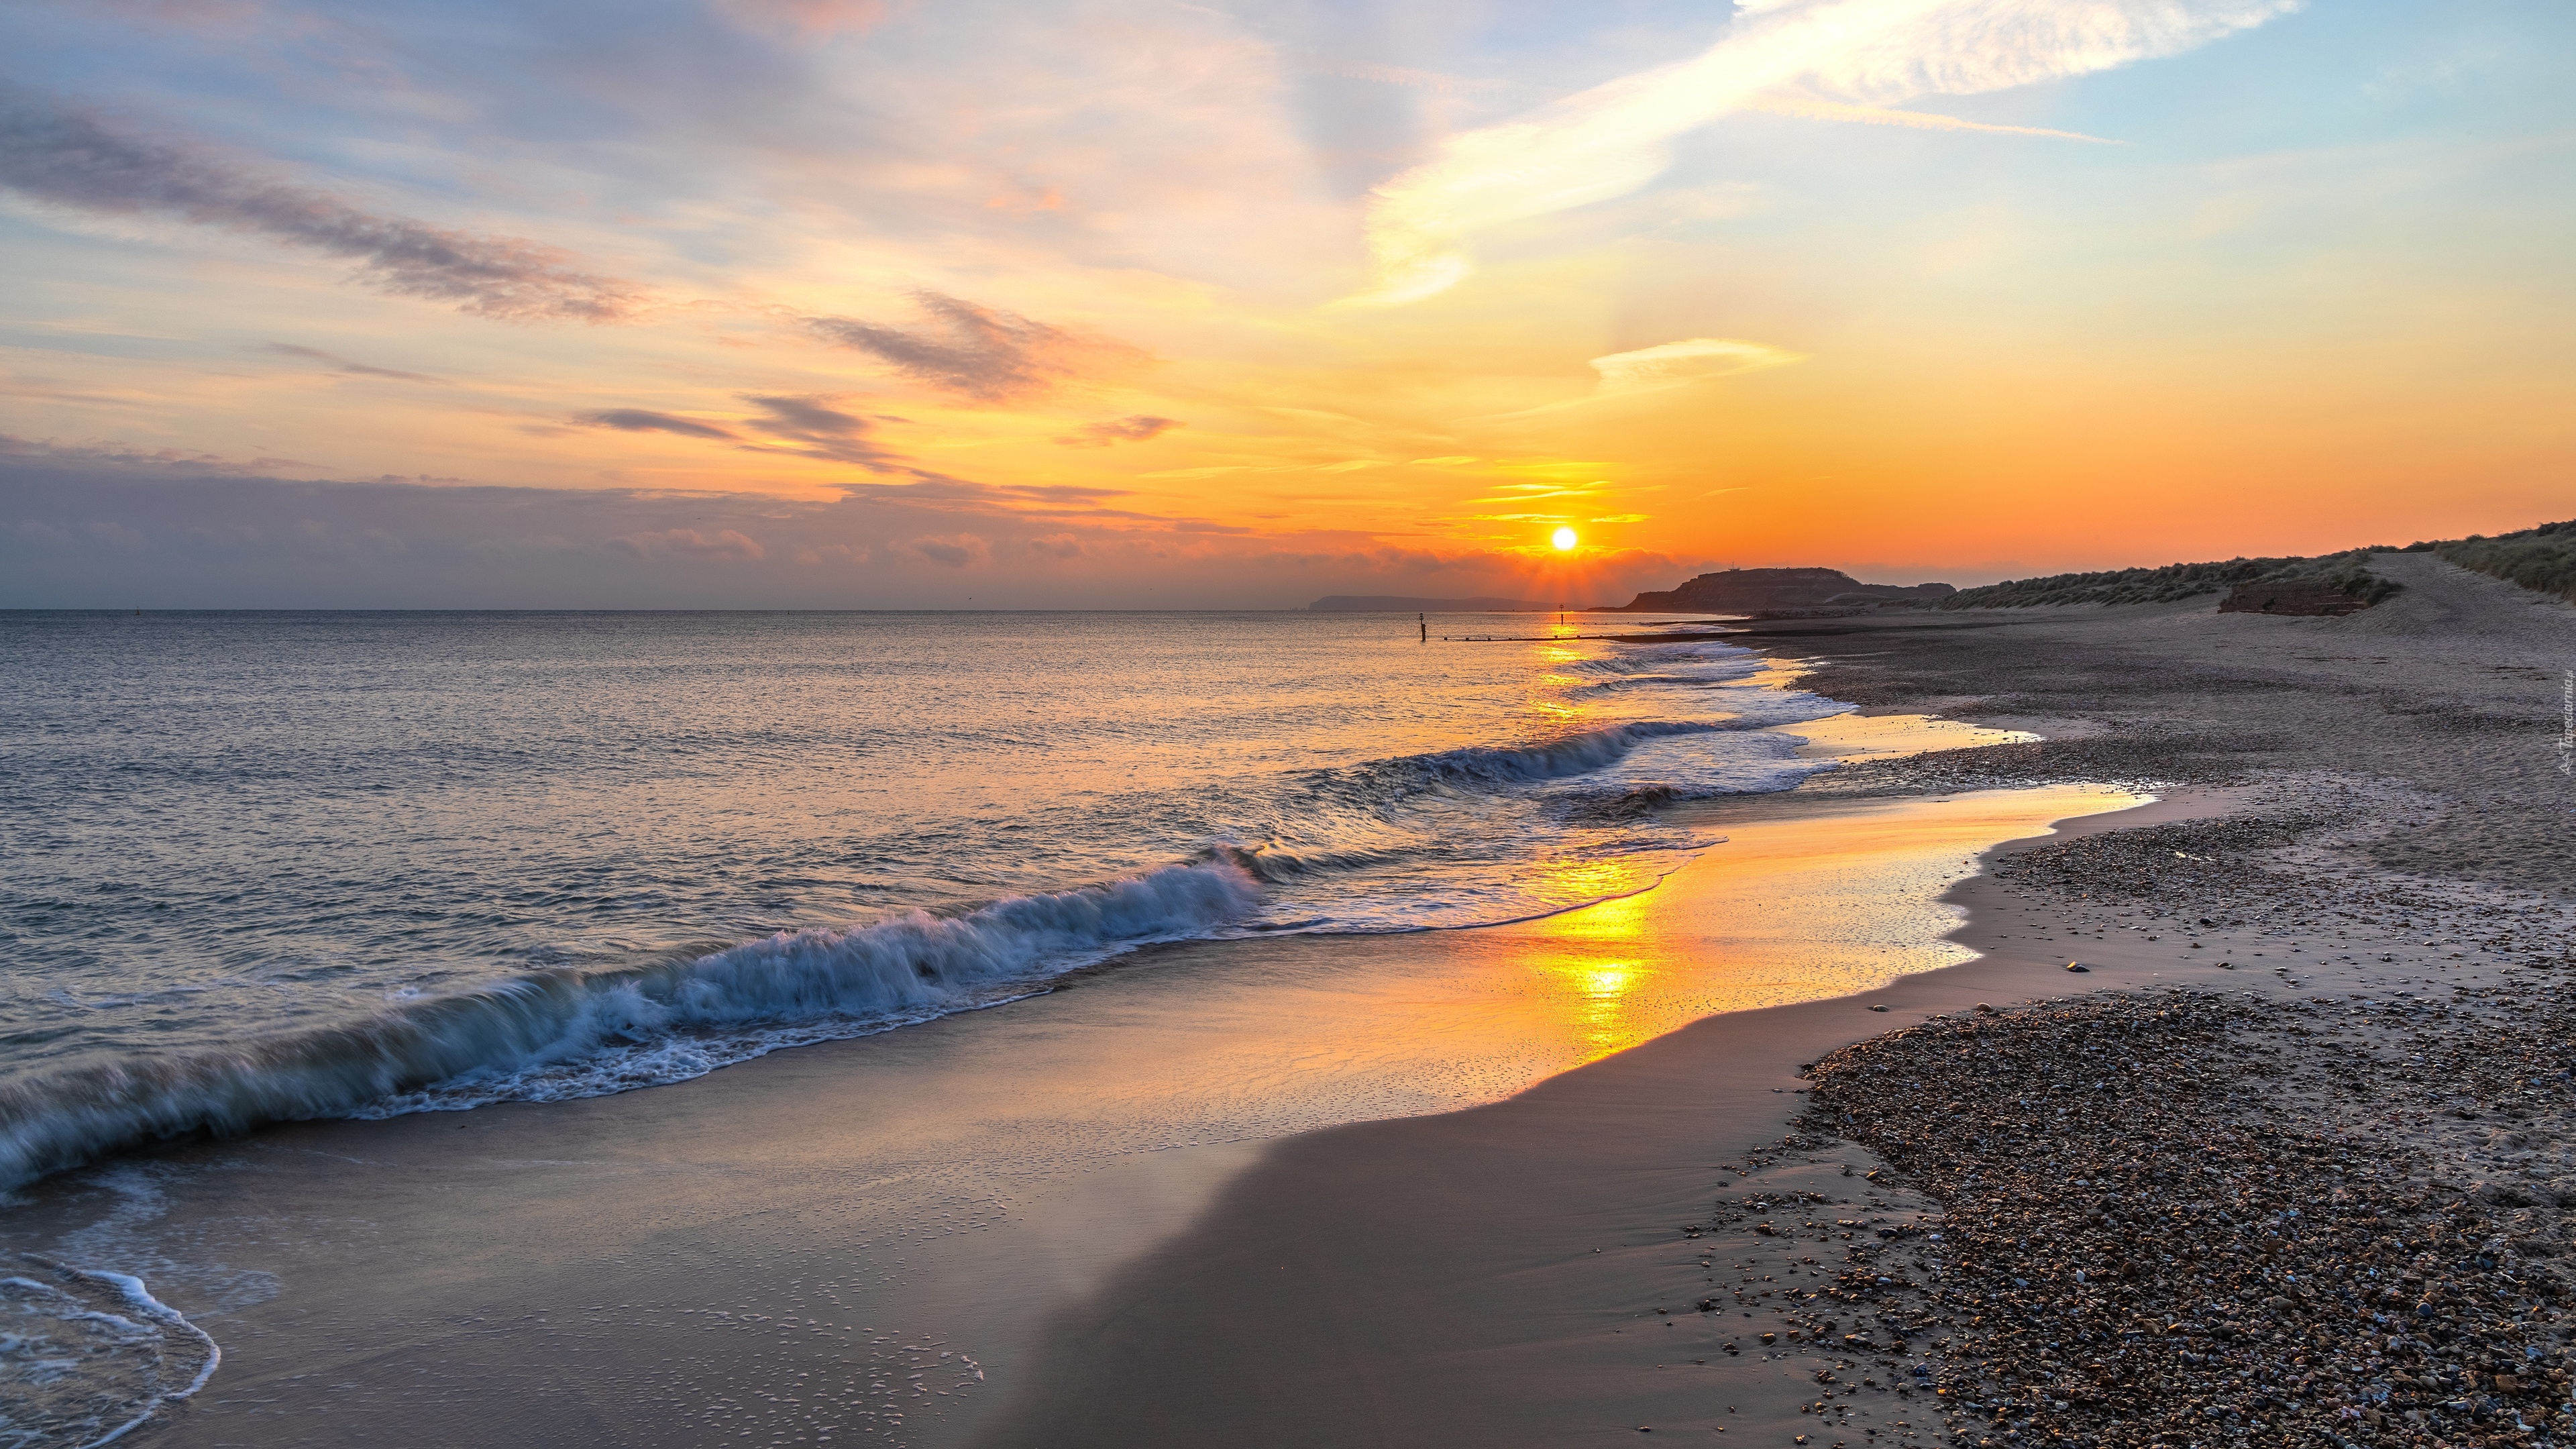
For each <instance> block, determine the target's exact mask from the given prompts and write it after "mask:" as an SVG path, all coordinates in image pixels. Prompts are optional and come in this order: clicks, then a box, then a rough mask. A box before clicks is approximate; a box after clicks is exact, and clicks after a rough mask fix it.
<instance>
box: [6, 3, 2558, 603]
mask: <svg viewBox="0 0 2576 1449" xmlns="http://www.w3.org/2000/svg"><path fill="white" fill-rule="evenodd" d="M2571 49H2576V7H2572V6H2569V5H2567V4H2565V3H2564V0H2445V3H2443V4H2439V5H2423V4H2398V3H2387V0H2304V3H2303V0H1742V3H1737V4H1734V5H1732V6H1730V5H1728V4H1725V3H1722V0H1721V3H1693V4H1682V3H1665V0H1597V3H1592V4H1587V5H1581V6H1573V5H1565V4H1561V3H1559V4H1546V3H1534V0H1494V3H1479V0H1415V3H1410V4H1406V5H1392V4H1385V3H1379V4H1366V5H1364V4H1355V3H1345V0H1263V3H1259V4H1253V3H1234V0H1224V3H1214V4H1189V3H1143V0H1055V3H1050V4H1046V5H1035V4H1028V3H1001V0H949V3H943V4H936V5H934V4H927V3H920V0H618V3H615V4H608V3H595V0H551V3H548V4H544V5H535V6H531V5H526V4H524V3H509V4H502V3H492V0H438V3H436V4H428V3H409V0H368V3H365V4H356V3H348V4H342V3H315V0H17V3H14V4H12V5H10V6H8V7H6V8H5V9H0V257H5V261H6V265H5V266H0V606H6V607H126V606H132V607H151V608H175V607H608V608H629V607H666V606H667V607H846V608H886V607H931V608H958V607H973V608H983V607H1013V608H1052V607H1112V608H1155V607H1222V608H1274V607H1293V606H1297V605H1301V604H1303V603H1305V602H1307V601H1308V600H1310V599H1312V598H1314V597H1316V596H1319V595H1323V594H1331V593H1369V594H1411V595H1433V596H1446V595H1493V594H1499V595H1508V596H1513V597H1522V598H1537V599H1567V600H1570V601H1572V602H1575V603H1577V604H1582V603H1604V602H1618V601H1621V600H1624V599H1625V598H1626V597H1627V596H1628V595H1629V594H1632V593H1634V592H1635V591H1637V590H1639V589H1647V588H1668V587H1671V586H1672V585H1673V584H1675V583H1677V582H1679V581H1680V580H1681V579H1683V578H1685V577H1688V576H1689V575H1691V574H1693V573H1697V572H1701V571H1704V570H1707V569H1712V568H1721V567H1758V566H1777V565H1816V564H1823V565H1830V566H1833V567H1839V568H1843V569H1846V570H1848V571H1850V572H1852V573H1854V574H1855V575H1857V576H1859V577H1861V578H1863V579H1866V580H1869V581H1872V582H1889V583H1906V584H1910V583H1916V582H1922V581H1925V580H1933V579H1938V580H1943V581H1947V582H1951V583H1955V584H1961V585H1967V584H1974V583H1981V582H1989V581H1992V580H1995V579H1999V578H2007V577H2021V576H2027V575H2031V574H2039V573H2054V572H2062V571H2067V570H2072V569H2086V568H2113V567H2126V566H2131V565H2140V564H2162V563H2168V562H2174V561H2178V560H2191V559H2206V558H2225V557H2231V556H2236V555H2240V554H2283V553H2312V552H2320V551H2328V550H2334V549H2341V548H2345V547H2351V546H2355V545H2361V544H2369V543H2404V542H2407V541H2411V540H2414V539H2419V538H2438V537H2454V536H2459V535H2463V534H2468V533H2473V532H2489V533H2491V532H2498V531H2503V530H2508V529H2513V528H2520V527H2526V526H2529V525H2531V524H2533V523H2537V522H2542V521H2548V520H2555V519H2560V518H2566V517H2570V516H2576V405H2571V399H2576V388H2571V384H2576V344H2571V342H2570V340H2569V339H2570V338H2571V337H2576V326H2571V324H2576V305H2571V303H2576V269H2571V268H2570V267H2569V266H2568V265H2567V261H2566V259H2567V257H2569V256H2570V255H2576V87H2570V86H2568V85H2566V84H2565V83H2564V80H2565V61H2564V57H2565V56H2566V55H2568V54H2569V53H2571ZM1560 528H1572V529H1573V530H1574V531H1575V538H1576V544H1575V546H1574V547H1573V548H1572V549H1560V548H1558V547H1556V546H1555V545H1554V543H1553V542H1552V538H1553V535H1555V533H1556V531H1557V530H1558V529H1560Z"/></svg>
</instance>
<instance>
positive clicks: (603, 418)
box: [573, 408, 738, 443]
mask: <svg viewBox="0 0 2576 1449" xmlns="http://www.w3.org/2000/svg"><path fill="white" fill-rule="evenodd" d="M573 421H575V422H577V423H580V424H582V425H584V426H586V427H593V428H615V429H616V430H618V431H619V432H621V433H677V434H679V435H680V436H681V437H684V438H712V439H715V440H716V441H718V442H725V443H731V442H735V441H738V440H737V439H736V438H735V436H734V434H733V433H732V432H730V431H728V430H726V429H724V428H720V427H717V426H716V425H715V424H713V423H702V422H699V421H698V420H697V419H695V418H684V417H681V416H679V415H678V414H676V413H657V412H654V411H652V410H650V409H648V408H608V409H606V410H604V411H601V412H595V413H583V414H582V415H581V416H579V417H577V418H575V419H573Z"/></svg>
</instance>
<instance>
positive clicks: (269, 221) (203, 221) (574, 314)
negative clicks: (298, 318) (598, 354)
mask: <svg viewBox="0 0 2576 1449" xmlns="http://www.w3.org/2000/svg"><path fill="white" fill-rule="evenodd" d="M0 186H6V187H9V188H10V189H12V190H14V191H17V192H19V193H20V194H22V195H24V196H28V197H31V198H33V199H35V200H37V201H41V202H46V203H50V204H52V205H55V206H64V207H71V208H74V209H77V210H81V211H91V212H103V213H109V214H116V215H156V216H175V217H178V218H180V219H182V220H185V221H190V222H194V223H196V224H198V225H201V226H215V227H222V228H224V229H226V230H230V231H237V232H244V233H248V234H251V235H255V236H261V237H265V238H267V239H269V240H271V241H274V242H278V243H280V244H283V245H286V246H290V247H297V248H301V249H303V250H307V251H314V252H320V253H322V254H323V255H326V256H334V257H345V258H349V259H352V260H354V261H356V262H357V263H358V264H359V267H360V271H359V277H360V279H361V280H362V281H364V282H365V283H366V285H368V286H371V287H373V288H375V289H376V290H378V291H381V292H391V293H394V294H396V295H399V296H408V297H428V298H432V299H435V300H438V301H444V302H453V303H455V304H456V305H457V308H458V309H459V310H460V311H465V312H471V313H474V314H476V315H479V316H484V317H495V318H501V319H504V320H507V321H513V322H561V321H573V322H622V321H625V320H627V319H628V318H629V317H630V316H632V315H633V314H634V313H635V312H636V310H637V309H638V308H639V307H641V306H642V305H643V302H644V300H645V293H644V289H643V288H642V287H640V286H638V285H637V284H635V283H632V282H626V281H621V280H619V279H617V278H615V277H605V276H600V275H598V274H596V273H593V272H589V271H585V270H583V269H582V268H581V267H580V265H579V259H578V258H576V257H574V256H572V255H571V254H570V253H568V252H564V251H561V250H558V249H557V248H554V247H549V246H544V245H541V244H539V243H537V242H533V241H528V240H525V239H523V238H520V237H509V236H486V235H481V234H477V233H474V232H465V231H452V230H449V229H446V228H443V227H436V226H432V225H430V224H429V223H427V222H423V221H416V220H414V219H412V218H410V217H403V216H388V215H383V214H380V213H376V212H371V211H366V210H363V209H361V208H359V207H355V206H352V205H350V204H349V203H348V202H346V201H343V200H341V199H340V198H338V197H336V196H333V195H331V194H329V193H328V192H324V191H317V190H314V189H311V188H309V187H303V186H297V185H294V184H292V183H290V182H285V181H279V180H274V179H271V178H268V177H264V176H260V175H256V174H254V173H253V172H251V171H249V170H246V169H244V168H242V167H240V166H237V165H235V164H233V163H232V162H230V161H227V160H224V159H222V158H220V157H217V156H213V155H210V154H207V153H205V152H203V151H200V150H197V149H195V148H192V147H188V146H184V145H180V144H177V143H174V142H169V141H159V140H153V139H150V138H147V137H142V136H136V135H131V134H128V133H126V132H124V131H121V130H117V129H114V128H111V127H109V126H108V125H106V124H104V123H102V122H101V121H99V120H98V119H97V118H96V117H94V116H92V115H90V114H88V113H86V112H84V111H81V110H79V109H77V108H74V107H71V106H68V105H64V104H62V103H59V102H57V101H55V100H53V99H51V98H48V97H45V96H41V95H39V94H37V93H35V92H33V91H29V90H26V89H23V88H21V87H17V86H11V85H7V84H6V83H5V82H0Z"/></svg>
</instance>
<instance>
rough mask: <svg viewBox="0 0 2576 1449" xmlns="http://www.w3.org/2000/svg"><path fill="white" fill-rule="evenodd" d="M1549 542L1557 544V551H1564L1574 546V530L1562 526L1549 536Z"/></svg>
mask: <svg viewBox="0 0 2576 1449" xmlns="http://www.w3.org/2000/svg"><path fill="white" fill-rule="evenodd" d="M1548 542H1550V543H1553V544H1555V545H1556V548H1557V552H1559V553H1563V552H1565V551H1566V550H1568V549H1570V548H1572V547H1574V544H1575V537H1574V530H1573V529H1571V528H1560V529H1558V530H1557V531H1556V532H1555V533H1553V534H1551V535H1549V536H1548Z"/></svg>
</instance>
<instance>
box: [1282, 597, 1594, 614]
mask: <svg viewBox="0 0 2576 1449" xmlns="http://www.w3.org/2000/svg"><path fill="white" fill-rule="evenodd" d="M1563 607H1564V606H1563V605H1561V604H1539V603H1533V602H1531V601H1530V600H1528V599H1414V598H1407V597H1405V596H1403V595H1401V594H1328V595H1326V596H1325V597H1323V598H1320V599H1317V600H1316V601H1315V602H1313V603H1311V604H1308V605H1307V606H1306V610H1307V612H1308V613H1313V614H1553V613H1555V612H1556V611H1557V610H1558V609H1560V608H1563Z"/></svg>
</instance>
